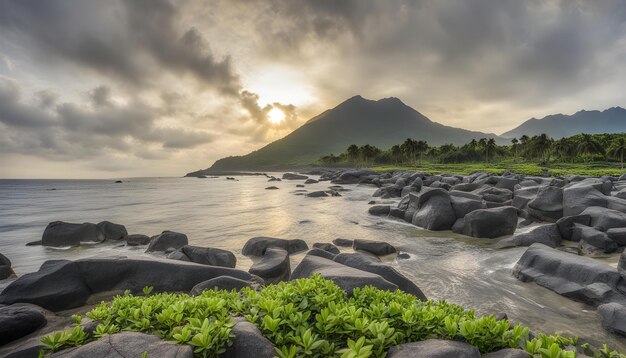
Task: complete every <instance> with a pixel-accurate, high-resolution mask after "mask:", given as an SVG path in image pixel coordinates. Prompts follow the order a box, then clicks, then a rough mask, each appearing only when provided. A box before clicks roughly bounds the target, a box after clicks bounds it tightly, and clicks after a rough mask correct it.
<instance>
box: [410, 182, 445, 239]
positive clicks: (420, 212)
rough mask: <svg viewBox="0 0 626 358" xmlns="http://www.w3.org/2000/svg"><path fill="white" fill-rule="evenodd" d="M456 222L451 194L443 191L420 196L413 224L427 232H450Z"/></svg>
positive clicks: (432, 191) (435, 190)
mask: <svg viewBox="0 0 626 358" xmlns="http://www.w3.org/2000/svg"><path fill="white" fill-rule="evenodd" d="M455 221H456V214H455V212H454V209H453V208H452V201H451V200H450V194H448V192H447V191H445V190H443V189H432V190H428V191H426V192H424V193H422V194H420V195H419V199H418V201H417V211H416V212H415V214H414V215H413V218H412V220H411V223H412V224H413V225H417V226H419V227H422V228H424V229H427V230H450V229H451V228H452V225H453V224H454V222H455Z"/></svg>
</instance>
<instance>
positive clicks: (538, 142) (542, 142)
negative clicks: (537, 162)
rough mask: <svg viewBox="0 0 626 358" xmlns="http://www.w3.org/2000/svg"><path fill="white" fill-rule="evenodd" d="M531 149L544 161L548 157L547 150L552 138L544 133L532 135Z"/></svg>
mask: <svg viewBox="0 0 626 358" xmlns="http://www.w3.org/2000/svg"><path fill="white" fill-rule="evenodd" d="M532 146H533V151H534V152H535V153H537V154H538V155H539V157H540V158H541V161H542V162H546V161H547V160H548V159H549V158H548V155H549V150H550V147H551V146H552V139H550V137H548V136H547V135H546V134H545V133H543V134H542V135H540V136H537V137H534V138H533V141H532Z"/></svg>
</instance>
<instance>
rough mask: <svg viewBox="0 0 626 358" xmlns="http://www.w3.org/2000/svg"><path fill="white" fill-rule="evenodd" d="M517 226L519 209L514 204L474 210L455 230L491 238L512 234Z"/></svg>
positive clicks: (468, 234)
mask: <svg viewBox="0 0 626 358" xmlns="http://www.w3.org/2000/svg"><path fill="white" fill-rule="evenodd" d="M455 227H456V225H455ZM516 227H517V209H516V208H515V207H513V206H502V207H498V208H491V209H479V210H474V211H472V212H471V213H469V214H467V215H465V217H464V218H463V219H462V225H459V227H456V228H455V229H456V231H455V232H458V233H461V234H463V235H467V236H473V237H480V238H489V239H491V238H496V237H500V236H504V235H511V234H513V233H514V232H515V228H516Z"/></svg>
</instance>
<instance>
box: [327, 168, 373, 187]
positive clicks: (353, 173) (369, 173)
mask: <svg viewBox="0 0 626 358" xmlns="http://www.w3.org/2000/svg"><path fill="white" fill-rule="evenodd" d="M378 175H380V173H378V172H375V171H373V170H368V169H360V170H347V171H344V172H343V173H341V174H340V175H339V176H338V177H337V178H335V179H333V180H332V181H331V182H332V183H334V184H358V183H361V182H364V181H367V180H371V178H372V177H375V176H378Z"/></svg>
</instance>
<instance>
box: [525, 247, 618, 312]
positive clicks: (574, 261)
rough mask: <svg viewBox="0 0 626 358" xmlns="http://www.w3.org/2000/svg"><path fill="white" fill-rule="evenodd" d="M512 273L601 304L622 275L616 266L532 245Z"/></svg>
mask: <svg viewBox="0 0 626 358" xmlns="http://www.w3.org/2000/svg"><path fill="white" fill-rule="evenodd" d="M513 275H514V276H515V277H517V278H518V279H520V280H521V281H524V282H530V281H534V282H535V283H537V284H538V285H540V286H543V287H546V288H548V289H550V290H552V291H554V292H556V293H558V294H560V295H563V296H565V297H568V298H571V299H574V300H578V301H582V302H586V303H589V304H598V303H602V302H603V301H604V300H606V299H607V298H609V297H611V296H612V295H613V294H614V293H615V292H616V289H617V284H618V282H619V280H620V275H619V273H618V272H617V270H615V268H613V267H611V266H609V265H607V264H605V263H603V262H600V261H598V260H595V259H592V258H590V257H584V256H577V255H573V254H570V253H567V252H563V251H559V250H556V249H552V248H550V247H548V246H546V245H543V244H533V245H531V246H530V247H529V248H528V249H527V250H526V252H525V253H524V254H523V255H522V257H521V258H520V259H519V261H518V262H517V264H516V265H515V268H514V269H513Z"/></svg>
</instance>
